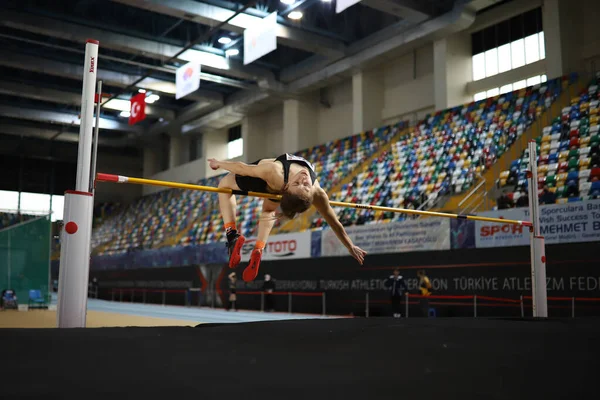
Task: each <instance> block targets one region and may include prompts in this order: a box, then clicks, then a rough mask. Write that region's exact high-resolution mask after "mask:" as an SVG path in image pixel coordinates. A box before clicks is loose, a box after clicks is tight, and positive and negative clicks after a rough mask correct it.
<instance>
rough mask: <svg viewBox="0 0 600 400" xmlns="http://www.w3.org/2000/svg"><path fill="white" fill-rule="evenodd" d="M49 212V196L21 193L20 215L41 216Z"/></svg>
mask: <svg viewBox="0 0 600 400" xmlns="http://www.w3.org/2000/svg"><path fill="white" fill-rule="evenodd" d="M48 211H50V195H49V194H41V193H27V192H21V213H23V214H28V213H35V214H43V213H47V212H48Z"/></svg>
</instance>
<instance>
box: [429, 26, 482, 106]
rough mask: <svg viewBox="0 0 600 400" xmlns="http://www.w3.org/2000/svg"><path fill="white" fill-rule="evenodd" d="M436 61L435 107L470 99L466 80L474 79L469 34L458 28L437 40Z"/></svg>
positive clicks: (460, 102)
mask: <svg viewBox="0 0 600 400" xmlns="http://www.w3.org/2000/svg"><path fill="white" fill-rule="evenodd" d="M433 63H434V71H433V75H434V85H433V89H434V98H435V109H436V110H443V109H446V108H448V107H454V106H456V105H459V104H463V103H467V102H469V101H470V100H471V98H470V97H469V95H468V93H467V83H469V82H470V81H472V80H473V62H472V55H471V37H470V34H468V33H466V32H459V33H456V34H454V35H451V36H448V37H445V38H443V39H439V40H436V41H435V42H434V43H433Z"/></svg>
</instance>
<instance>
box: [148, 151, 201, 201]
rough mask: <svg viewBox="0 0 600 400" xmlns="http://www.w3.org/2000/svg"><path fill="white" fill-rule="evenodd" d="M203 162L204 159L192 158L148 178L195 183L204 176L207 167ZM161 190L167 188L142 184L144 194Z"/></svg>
mask: <svg viewBox="0 0 600 400" xmlns="http://www.w3.org/2000/svg"><path fill="white" fill-rule="evenodd" d="M205 164H206V163H205V162H204V159H198V160H194V161H191V162H189V163H185V164H182V165H179V166H177V167H174V168H169V169H168V170H166V171H162V172H159V173H157V174H155V175H154V176H152V177H151V178H150V179H156V180H160V181H171V182H179V183H197V182H198V181H199V180H200V179H202V178H204V177H205V173H206V169H207V168H206V166H205ZM208 169H210V168H208ZM163 190H168V188H164V187H159V186H147V185H144V186H143V195H144V196H146V195H148V194H151V193H156V192H160V191H163Z"/></svg>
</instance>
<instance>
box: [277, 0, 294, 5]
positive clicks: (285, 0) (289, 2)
mask: <svg viewBox="0 0 600 400" xmlns="http://www.w3.org/2000/svg"><path fill="white" fill-rule="evenodd" d="M279 1H281V2H282V3H283V4H287V5H292V4H294V3H295V2H296V0H279Z"/></svg>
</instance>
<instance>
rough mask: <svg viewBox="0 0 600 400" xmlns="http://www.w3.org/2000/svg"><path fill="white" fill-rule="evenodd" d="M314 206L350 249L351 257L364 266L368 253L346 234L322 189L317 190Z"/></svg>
mask: <svg viewBox="0 0 600 400" xmlns="http://www.w3.org/2000/svg"><path fill="white" fill-rule="evenodd" d="M313 205H314V206H315V208H316V209H317V211H319V213H320V214H321V215H322V216H323V218H325V221H327V223H328V224H329V226H330V227H331V229H332V230H333V232H334V233H335V235H336V236H337V237H338V239H339V240H340V242H342V244H343V245H344V246H345V247H346V248H347V249H348V252H349V253H350V255H351V256H352V257H354V258H355V259H356V261H358V262H359V263H360V265H362V264H363V262H364V260H365V255H366V254H367V252H366V251H364V250H363V249H361V248H360V247H358V246H355V245H354V244H353V243H352V240H351V239H350V237H349V236H348V234H347V233H346V230H345V229H344V226H343V225H342V224H341V222H340V221H338V219H337V216H336V215H335V211H333V208H331V205H330V204H329V197H328V196H327V193H325V191H324V190H323V189H322V188H321V187H318V188H317V189H316V193H315V197H314V200H313Z"/></svg>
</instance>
